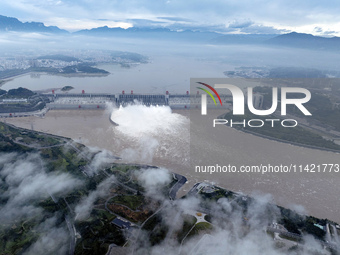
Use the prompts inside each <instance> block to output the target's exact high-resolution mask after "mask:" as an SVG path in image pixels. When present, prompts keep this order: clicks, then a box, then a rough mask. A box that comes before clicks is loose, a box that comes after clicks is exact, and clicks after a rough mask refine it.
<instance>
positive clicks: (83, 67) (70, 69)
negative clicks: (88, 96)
mask: <svg viewBox="0 0 340 255" xmlns="http://www.w3.org/2000/svg"><path fill="white" fill-rule="evenodd" d="M60 73H62V74H76V73H87V74H109V72H108V71H105V70H103V69H99V68H95V67H92V66H90V65H89V64H78V65H74V66H66V67H64V68H63V69H62V70H61V72H60Z"/></svg>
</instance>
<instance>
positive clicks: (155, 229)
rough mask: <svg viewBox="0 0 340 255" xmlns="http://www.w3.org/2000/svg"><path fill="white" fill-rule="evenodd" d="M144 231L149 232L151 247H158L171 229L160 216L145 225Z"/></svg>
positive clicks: (157, 215)
mask: <svg viewBox="0 0 340 255" xmlns="http://www.w3.org/2000/svg"><path fill="white" fill-rule="evenodd" d="M143 229H145V230H148V231H149V233H150V234H149V241H150V243H151V245H156V244H159V243H161V242H162V241H163V240H164V239H165V237H166V234H167V233H168V231H169V229H168V227H167V226H166V225H165V224H164V222H163V221H162V218H161V216H160V215H159V214H156V215H154V216H153V217H152V218H150V219H149V220H148V221H147V222H146V223H145V224H144V227H143Z"/></svg>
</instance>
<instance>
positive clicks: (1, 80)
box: [0, 71, 111, 88]
mask: <svg viewBox="0 0 340 255" xmlns="http://www.w3.org/2000/svg"><path fill="white" fill-rule="evenodd" d="M32 74H36V75H52V76H62V77H69V78H72V77H105V76H108V75H111V73H110V72H109V73H70V74H63V73H49V72H34V71H29V72H24V73H21V74H17V75H13V76H10V77H6V78H1V79H0V88H1V87H2V86H3V85H5V84H6V83H7V82H9V81H12V80H14V79H17V78H20V77H24V76H26V75H32Z"/></svg>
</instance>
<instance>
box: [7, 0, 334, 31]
mask: <svg viewBox="0 0 340 255" xmlns="http://www.w3.org/2000/svg"><path fill="white" fill-rule="evenodd" d="M339 13H340V1H339V0H325V1H320V0H271V1H269V0H210V1H202V0H97V1H95V0H1V2H0V14H1V15H5V16H11V17H16V18H18V19H19V20H21V21H39V22H43V23H45V24H46V25H56V26H58V27H60V28H63V29H66V30H69V31H75V30H79V29H84V28H93V27H98V26H104V25H107V26H109V27H117V26H120V27H124V28H127V27H131V26H158V27H169V28H171V29H187V28H200V29H203V28H204V29H209V30H215V31H223V32H229V33H283V32H289V31H296V32H305V33H312V34H318V35H338V36H340V15H339Z"/></svg>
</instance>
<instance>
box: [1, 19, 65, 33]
mask: <svg viewBox="0 0 340 255" xmlns="http://www.w3.org/2000/svg"><path fill="white" fill-rule="evenodd" d="M0 31H5V32H9V31H17V32H40V33H53V34H60V33H68V32H67V31H66V30H63V29H60V28H58V27H56V26H48V27H47V26H45V25H44V23H41V22H21V21H19V20H18V19H16V18H12V17H6V16H2V15H0Z"/></svg>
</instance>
